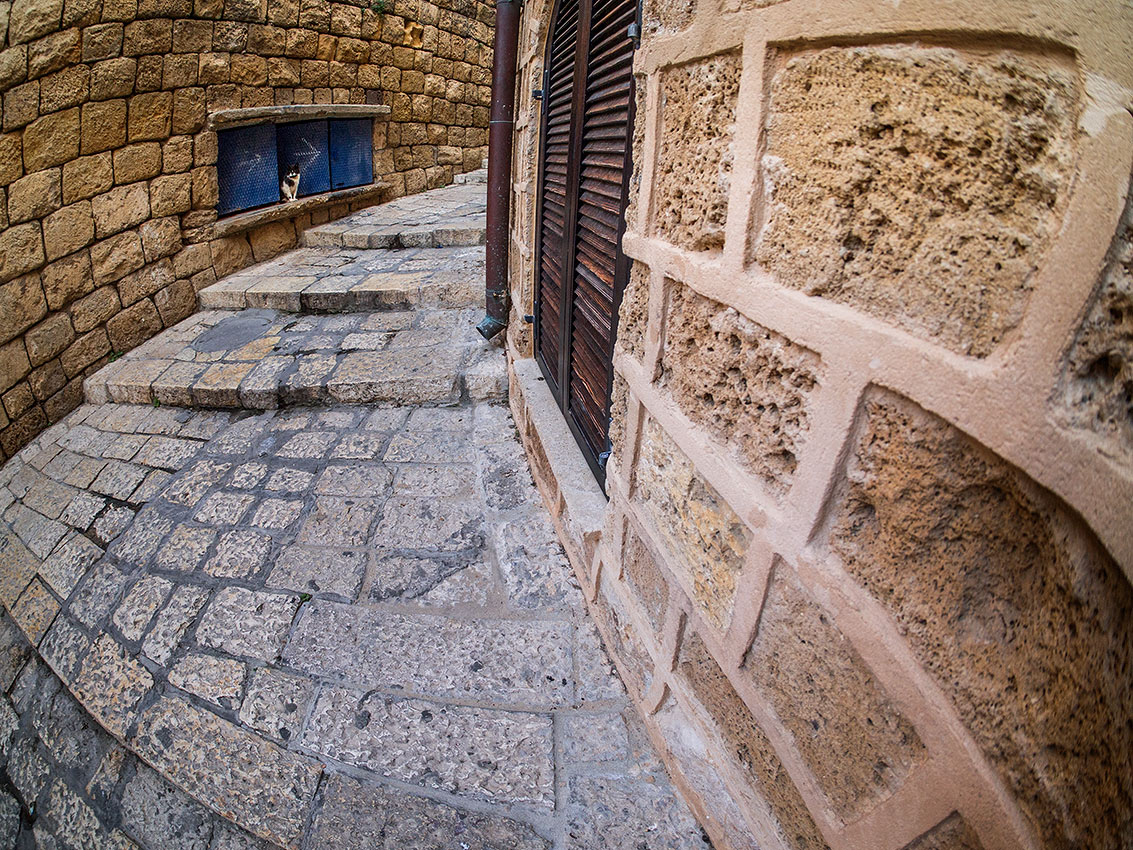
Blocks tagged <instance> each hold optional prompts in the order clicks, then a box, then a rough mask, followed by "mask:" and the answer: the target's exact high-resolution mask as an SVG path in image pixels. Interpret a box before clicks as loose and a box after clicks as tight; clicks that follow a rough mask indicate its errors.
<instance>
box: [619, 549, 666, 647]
mask: <svg viewBox="0 0 1133 850" xmlns="http://www.w3.org/2000/svg"><path fill="white" fill-rule="evenodd" d="M622 571H623V574H624V576H625V579H626V583H627V584H629V586H630V587H632V588H633V589H634V591H635V592H636V594H637V599H638V601H639V602H640V603H641V607H642V608H643V609H644V611H645V614H646V616H648V617H649V622H650V623H651V624H652V626H653V630H654V632H655V633H656V634H657V635H658V636H660V634H661V629H662V628H663V627H664V623H665V612H666V610H667V609H668V605H669V583H668V581H666V579H665V576H664V575H663V574H662V573H661V569H660V568H659V567H658V566H657V561H656V559H655V558H654V557H653V555H652V553H651V552H650V551H649V549H648V548H647V547H646V545H645V543H644V542H643V541H642V539H641V538H640V537H639V536H638V535H637V533H636V532H635V531H634V530H633V529H632V528H629V529H626V533H625V538H624V541H623V543H622Z"/></svg>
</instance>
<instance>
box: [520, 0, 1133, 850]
mask: <svg viewBox="0 0 1133 850" xmlns="http://www.w3.org/2000/svg"><path fill="white" fill-rule="evenodd" d="M551 11H552V9H551V4H550V3H548V2H531V3H529V4H528V5H527V7H526V9H525V13H524V14H525V25H524V30H523V36H522V46H521V53H522V55H521V60H520V62H521V73H520V80H519V85H518V94H519V109H518V112H519V126H518V135H517V139H516V144H515V173H516V175H517V179H516V184H515V196H514V197H515V210H516V215H515V219H514V225H513V234H512V249H511V271H512V286H513V304H514V313H513V316H512V321H511V324H510V327H509V347H510V361H511V377H512V407H513V411H514V412H515V414H516V420H517V423H518V425H519V427H520V431H521V433H522V434H523V435H524V439H525V442H526V445H527V450H528V455H529V458H530V460H531V463H532V467H533V469H534V470H535V472H536V478H537V480H538V482H539V485H540V488H541V490H542V491H543V494H544V496H545V498H546V500H547V502H548V504H549V506H550V507H551V509H552V512H553V513H554V515H555V517H556V523H557V525H558V528H559V532H560V536H561V537H562V539H563V541H564V543H565V545H566V548H567V550H568V552H569V553H570V555H571V558H572V561H573V562H574V566H575V569H576V572H577V573H578V574H579V575H580V577H581V579H582V581H583V583H584V586H585V587H587V588H589V590H588V593H589V600H590V602H591V607H592V610H593V612H594V613H595V615H596V618H597V620H598V622H599V624H600V626H601V629H602V632H603V635H604V638H605V640H606V643H607V645H608V647H609V648H610V649H611V651H612V652H613V654H614V655H615V656H616V657H617V661H618V666H619V668H620V670H621V672H622V675H623V678H624V679H625V681H626V683H627V686H628V687H629V689H630V691H631V692H632V693H633V695H634V697H635V699H636V701H637V704H638V706H639V707H640V709H641V710H642V713H643V715H644V716H645V717H646V720H647V724H648V726H649V728H650V731H651V734H652V735H653V736H654V738H655V741H656V743H657V744H658V746H659V747H661V748H662V749H663V750H664V751H665V752H666V754H667V760H668V763H669V766H670V768H671V770H672V772H673V774H674V777H675V778H676V780H677V782H678V784H679V785H680V786H681V787H682V789H683V790H684V791H685V793H686V794H687V796H688V797H689V799H690V801H691V802H692V804H693V806H694V808H695V809H696V811H697V812H698V814H699V816H700V817H701V818H702V821H703V823H704V825H705V827H706V828H707V830H708V831H709V833H710V834H711V835H712V837H713V838H714V840H715V841H716V842H717V845H718V846H720V847H731V848H740V847H754V846H757V845H758V846H759V847H760V848H763V849H764V850H768V848H791V849H792V850H794V849H795V848H823V847H829V848H834V850H851V848H853V850H859V848H860V849H861V850H864V849H865V848H870V850H901V848H905V850H914V848H915V850H927V848H943V847H949V848H980V847H982V848H987V850H992V848H996V850H998V849H999V848H1003V849H1004V850H1006V848H1071V847H1086V846H1088V847H1093V848H1111V850H1116V848H1119V847H1125V846H1129V845H1130V843H1131V842H1133V769H1131V763H1130V754H1131V753H1133V739H1131V732H1130V725H1129V718H1130V717H1131V716H1133V591H1131V589H1130V576H1131V575H1133V534H1130V528H1133V508H1131V506H1133V408H1131V406H1130V397H1131V396H1130V393H1131V389H1130V388H1131V387H1133V272H1131V261H1130V257H1131V252H1133V197H1131V195H1130V172H1131V165H1133V118H1131V116H1130V106H1131V104H1133V67H1131V66H1130V65H1129V63H1128V60H1127V57H1128V55H1129V51H1130V49H1131V48H1133V18H1131V17H1130V15H1129V10H1128V7H1127V6H1125V5H1124V4H1122V3H1119V2H1113V0H1100V2H1093V3H1085V4H1073V5H1061V6H1057V7H1055V6H1050V5H1044V6H1042V7H1041V8H1039V7H1035V6H1034V5H1033V4H1025V3H1014V2H1006V1H1005V0H997V2H994V3H982V4H972V3H967V2H955V3H945V4H943V5H942V4H939V3H928V2H920V0H913V2H902V3H899V4H896V3H894V4H875V3H861V2H853V1H851V2H844V3H835V4H830V3H822V2H818V0H813V2H812V0H780V2H773V0H699V2H698V0H688V1H687V2H671V0H652V1H651V2H646V4H645V13H644V17H645V22H644V38H643V42H642V46H641V49H640V51H639V53H638V56H637V60H636V64H635V72H636V74H637V85H638V89H637V98H638V100H637V115H638V123H637V126H636V136H635V145H634V159H635V171H634V174H633V177H632V188H633V191H632V195H631V206H630V210H629V213H628V232H627V234H626V237H625V249H626V252H627V254H629V255H630V257H632V258H633V259H634V261H635V263H634V270H633V274H632V276H631V281H630V286H629V289H628V291H627V292H626V295H625V300H624V302H623V305H622V309H621V317H620V324H619V331H618V334H619V344H618V349H617V352H616V355H615V372H616V374H615V379H614V403H613V412H612V420H613V424H612V435H613V437H612V439H613V448H614V453H613V456H612V458H611V460H610V464H609V469H608V476H609V479H608V490H609V501H608V503H607V502H605V501H604V500H603V498H602V496H601V494H600V493H598V491H597V488H596V487H595V486H593V485H592V484H590V483H589V482H588V480H587V474H586V472H585V470H584V469H583V468H582V467H581V461H579V460H578V459H576V458H572V457H571V456H570V452H569V451H568V452H564V451H563V449H562V446H563V445H564V444H567V443H569V442H570V438H569V435H566V434H565V427H562V426H561V425H560V424H559V418H558V417H557V412H556V411H554V410H553V409H552V404H551V403H550V396H549V393H548V392H547V391H546V389H545V387H543V386H542V385H541V384H539V383H538V378H537V375H538V372H537V370H536V369H535V368H534V364H533V362H532V361H531V360H530V358H531V357H532V341H531V336H530V326H529V325H526V324H524V323H523V322H522V320H521V317H522V315H523V314H525V313H533V312H535V311H534V310H533V309H532V286H533V279H534V278H533V275H534V269H533V267H532V263H531V258H532V251H533V247H534V243H533V239H534V236H533V234H534V233H535V228H534V215H535V213H534V210H535V197H536V190H537V183H536V181H537V162H536V160H537V155H538V145H539V140H538V126H539V112H538V103H537V102H533V101H532V99H531V97H530V91H531V89H532V88H538V87H539V82H538V81H539V80H540V78H541V70H542V57H543V50H544V44H545V39H546V36H547V33H546V26H547V24H548V22H549V20H550V17H551ZM556 429H558V431H556Z"/></svg>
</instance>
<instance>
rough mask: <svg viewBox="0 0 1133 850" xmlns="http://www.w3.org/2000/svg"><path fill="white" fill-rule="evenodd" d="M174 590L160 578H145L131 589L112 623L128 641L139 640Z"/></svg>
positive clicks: (115, 613)
mask: <svg viewBox="0 0 1133 850" xmlns="http://www.w3.org/2000/svg"><path fill="white" fill-rule="evenodd" d="M172 589H173V585H172V583H170V582H168V581H166V580H165V579H163V578H160V577H159V576H145V577H143V578H142V579H141V580H140V581H138V583H137V584H135V585H134V586H133V587H132V588H130V591H129V592H128V593H127V594H126V598H125V599H123V600H122V604H121V605H119V606H118V608H117V610H116V611H115V612H114V616H113V617H111V618H110V621H111V622H112V623H113V624H114V625H115V626H117V627H118V630H119V631H120V632H121V633H122V636H123V637H124V638H126V640H139V639H140V638H141V636H142V634H143V633H144V632H145V630H146V627H147V626H148V625H149V624H150V620H152V619H153V615H154V614H156V613H157V610H158V609H159V608H160V607H161V606H162V604H163V603H164V602H165V600H166V598H167V597H168V596H169V592H170V591H171V590H172Z"/></svg>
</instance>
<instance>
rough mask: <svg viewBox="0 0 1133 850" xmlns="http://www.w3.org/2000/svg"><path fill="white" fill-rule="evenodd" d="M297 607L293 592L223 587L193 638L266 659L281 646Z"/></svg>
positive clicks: (215, 646)
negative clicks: (284, 592)
mask: <svg viewBox="0 0 1133 850" xmlns="http://www.w3.org/2000/svg"><path fill="white" fill-rule="evenodd" d="M298 607H299V600H298V598H296V597H294V596H287V595H282V594H277V593H260V592H257V591H252V590H247V589H246V588H243V587H225V588H222V589H221V590H218V591H217V592H216V596H215V597H214V598H213V600H212V603H211V604H210V605H209V607H208V610H206V611H205V613H204V616H202V617H201V623H200V626H198V628H197V640H198V641H199V642H200V643H202V644H203V645H205V646H211V647H212V648H214V649H220V650H223V651H224V652H227V653H229V654H231V655H249V656H251V657H253V658H259V659H262V660H265V661H270V660H272V659H273V658H275V657H276V656H277V655H278V654H279V650H280V649H281V648H282V647H283V642H284V641H285V640H286V638H287V630H288V628H289V627H290V626H291V620H292V618H293V617H294V616H295V611H296V609H297V608H298Z"/></svg>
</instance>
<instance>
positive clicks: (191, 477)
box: [162, 444, 232, 507]
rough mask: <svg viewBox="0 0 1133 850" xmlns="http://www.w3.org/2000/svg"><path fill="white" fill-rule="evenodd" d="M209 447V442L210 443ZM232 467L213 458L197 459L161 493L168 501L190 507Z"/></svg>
mask: <svg viewBox="0 0 1133 850" xmlns="http://www.w3.org/2000/svg"><path fill="white" fill-rule="evenodd" d="M210 448H211V444H210ZM231 468H232V464H230V463H224V462H221V461H215V460H204V461H197V462H196V463H194V464H193V465H192V466H190V467H188V469H187V470H186V471H185V472H184V473H183V474H182V475H181V476H180V477H179V478H178V479H177V480H176V481H174V482H173V484H172V485H171V486H170V487H169V488H168V489H167V490H166V491H165V492H164V493H163V494H162V498H164V499H165V500H166V501H168V502H173V503H174V504H178V505H185V506H187V507H192V506H194V505H196V504H197V502H199V501H200V500H201V499H202V498H204V495H205V493H207V492H208V491H209V490H210V489H212V487H213V485H214V484H216V483H217V482H218V481H220V479H221V478H222V477H223V476H224V475H225V473H227V472H228V470H229V469H231Z"/></svg>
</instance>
